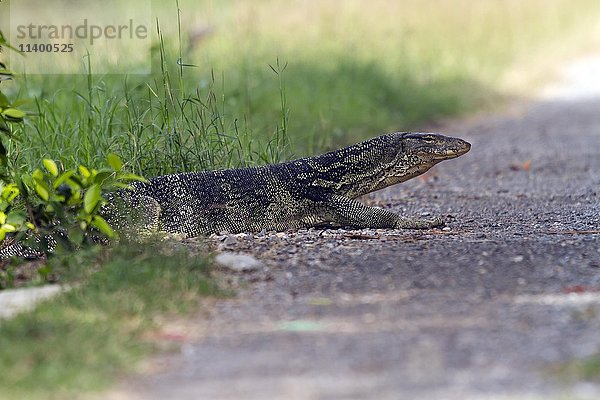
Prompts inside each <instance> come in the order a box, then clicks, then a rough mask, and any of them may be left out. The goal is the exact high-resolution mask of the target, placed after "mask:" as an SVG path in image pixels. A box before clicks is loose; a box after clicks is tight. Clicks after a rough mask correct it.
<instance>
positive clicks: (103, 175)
mask: <svg viewBox="0 0 600 400" xmlns="http://www.w3.org/2000/svg"><path fill="white" fill-rule="evenodd" d="M112 174H114V172H113V171H103V170H100V172H98V173H97V174H96V176H94V182H95V183H97V184H99V185H102V184H103V183H104V181H105V180H106V179H108V178H110V176H111V175H112Z"/></svg>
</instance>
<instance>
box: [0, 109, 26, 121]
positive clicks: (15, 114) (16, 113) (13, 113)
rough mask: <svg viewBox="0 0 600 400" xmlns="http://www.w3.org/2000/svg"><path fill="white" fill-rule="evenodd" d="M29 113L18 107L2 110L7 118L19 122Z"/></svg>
mask: <svg viewBox="0 0 600 400" xmlns="http://www.w3.org/2000/svg"><path fill="white" fill-rule="evenodd" d="M26 115H27V114H25V113H24V112H23V111H21V110H18V109H16V108H7V109H5V110H3V111H2V116H3V117H4V118H6V119H7V120H8V121H12V122H19V121H22V120H23V118H25V116H26Z"/></svg>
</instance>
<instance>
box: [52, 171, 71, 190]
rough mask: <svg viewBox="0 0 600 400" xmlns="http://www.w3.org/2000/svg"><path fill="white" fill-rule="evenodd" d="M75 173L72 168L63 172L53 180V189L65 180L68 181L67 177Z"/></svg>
mask: <svg viewBox="0 0 600 400" xmlns="http://www.w3.org/2000/svg"><path fill="white" fill-rule="evenodd" d="M74 173H75V171H74V170H72V169H70V170H68V171H65V172H63V173H62V174H61V175H60V176H59V177H58V178H56V180H55V181H54V185H52V186H53V187H54V189H56V188H57V187H59V186H60V185H62V184H63V183H64V182H65V181H68V180H69V178H70V177H71V176H72V175H73V174H74Z"/></svg>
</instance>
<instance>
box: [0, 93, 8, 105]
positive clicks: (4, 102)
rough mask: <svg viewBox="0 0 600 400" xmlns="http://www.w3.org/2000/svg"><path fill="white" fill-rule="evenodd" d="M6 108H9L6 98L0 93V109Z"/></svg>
mask: <svg viewBox="0 0 600 400" xmlns="http://www.w3.org/2000/svg"><path fill="white" fill-rule="evenodd" d="M8 106H10V102H9V101H8V98H7V97H6V96H5V95H4V93H2V92H0V107H2V108H4V107H8Z"/></svg>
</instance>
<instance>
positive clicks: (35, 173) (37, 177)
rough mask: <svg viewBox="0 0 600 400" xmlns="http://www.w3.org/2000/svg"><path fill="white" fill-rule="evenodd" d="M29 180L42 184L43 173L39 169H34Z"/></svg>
mask: <svg viewBox="0 0 600 400" xmlns="http://www.w3.org/2000/svg"><path fill="white" fill-rule="evenodd" d="M31 178H32V179H33V180H34V181H36V182H44V173H43V172H42V170H41V169H39V168H36V170H35V171H33V174H31Z"/></svg>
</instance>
